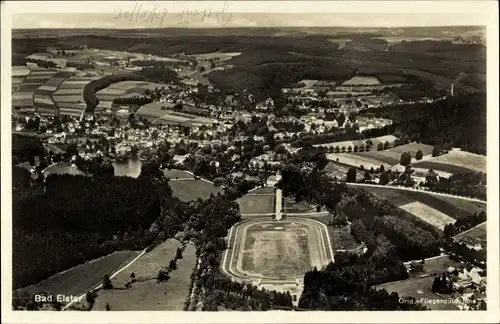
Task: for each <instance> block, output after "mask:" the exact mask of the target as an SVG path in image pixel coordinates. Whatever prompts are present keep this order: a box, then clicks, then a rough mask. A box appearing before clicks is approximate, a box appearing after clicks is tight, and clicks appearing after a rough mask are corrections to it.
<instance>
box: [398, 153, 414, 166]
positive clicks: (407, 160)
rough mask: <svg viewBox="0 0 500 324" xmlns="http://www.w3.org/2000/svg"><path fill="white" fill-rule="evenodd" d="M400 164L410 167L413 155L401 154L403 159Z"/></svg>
mask: <svg viewBox="0 0 500 324" xmlns="http://www.w3.org/2000/svg"><path fill="white" fill-rule="evenodd" d="M399 163H400V164H401V165H403V166H407V165H410V163H411V155H410V153H408V152H403V153H401V158H400V159H399Z"/></svg>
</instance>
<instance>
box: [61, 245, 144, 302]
mask: <svg viewBox="0 0 500 324" xmlns="http://www.w3.org/2000/svg"><path fill="white" fill-rule="evenodd" d="M145 253H146V249H144V250H143V251H142V252H141V254H139V255H138V256H136V257H135V259H134V260H132V261H130V262H129V263H127V264H126V265H124V266H123V267H121V268H120V269H118V270H116V271H115V272H114V273H113V274H112V275H111V276H110V277H109V278H110V279H113V278H114V277H116V276H117V275H118V274H119V273H120V272H122V271H123V270H125V269H127V268H128V267H130V266H131V265H132V264H133V263H134V262H135V261H137V260H139V258H140V257H142V256H143V255H144V254H145ZM101 288H102V284H100V285H97V286H96V287H94V288H92V289H89V291H90V290H96V289H101ZM86 295H87V292H85V293H84V294H82V295H80V296H78V298H75V299H72V300H71V301H70V302H69V303H68V304H66V306H64V307H63V308H62V310H66V309H68V308H69V307H70V306H71V305H73V304H74V303H75V302H77V301H79V300H83V298H85V296H86Z"/></svg>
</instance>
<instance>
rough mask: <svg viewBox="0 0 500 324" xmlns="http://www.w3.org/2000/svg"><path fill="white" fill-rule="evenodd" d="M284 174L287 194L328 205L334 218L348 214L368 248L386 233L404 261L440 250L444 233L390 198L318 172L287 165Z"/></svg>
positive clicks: (353, 230) (283, 183)
mask: <svg viewBox="0 0 500 324" xmlns="http://www.w3.org/2000/svg"><path fill="white" fill-rule="evenodd" d="M282 175H283V179H282V181H280V182H279V183H278V186H279V187H280V188H282V189H283V194H284V195H285V196H287V195H294V196H295V200H296V201H301V200H305V199H307V200H308V201H312V202H314V203H317V204H319V205H321V206H326V208H327V209H328V210H329V211H330V213H332V214H333V215H334V217H342V218H344V217H346V218H347V219H348V220H349V221H351V222H353V225H352V226H351V232H352V234H353V236H354V237H355V238H357V239H358V240H359V241H363V242H365V243H366V244H367V246H368V248H369V251H373V250H374V249H376V248H377V242H378V239H379V236H380V235H384V236H385V237H386V238H387V240H389V242H390V243H391V244H393V245H394V246H395V247H396V248H395V251H397V254H396V255H394V256H397V257H398V258H400V259H401V260H403V261H408V260H418V259H422V258H426V257H431V256H435V255H436V254H437V253H438V252H439V244H440V243H441V241H442V239H441V236H442V234H441V233H440V232H439V231H437V230H436V229H433V228H432V226H430V225H429V224H426V223H425V222H423V221H418V219H417V218H416V217H412V216H411V215H409V214H408V213H405V212H404V211H402V210H400V209H399V208H397V207H396V206H394V205H393V204H391V203H390V202H388V201H385V200H380V199H378V198H376V197H375V196H373V195H371V194H369V193H367V192H365V191H363V190H360V189H357V188H350V187H348V186H346V185H345V184H337V183H331V182H330V181H329V180H328V179H327V177H326V175H325V174H323V173H321V172H318V171H313V172H311V173H304V172H302V171H300V170H299V169H298V168H297V167H296V166H293V165H288V166H286V167H284V168H283V170H282ZM395 217H397V219H398V221H397V222H396V221H395V219H396V218H395ZM354 222H356V224H354Z"/></svg>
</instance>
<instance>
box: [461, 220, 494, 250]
mask: <svg viewBox="0 0 500 324" xmlns="http://www.w3.org/2000/svg"><path fill="white" fill-rule="evenodd" d="M453 239H454V240H455V241H467V242H470V243H473V244H475V243H480V244H481V245H482V246H486V242H487V239H486V222H484V223H482V224H479V225H477V226H475V227H473V228H471V229H470V230H467V231H464V232H462V233H460V234H458V235H456V236H455V237H454V238H453Z"/></svg>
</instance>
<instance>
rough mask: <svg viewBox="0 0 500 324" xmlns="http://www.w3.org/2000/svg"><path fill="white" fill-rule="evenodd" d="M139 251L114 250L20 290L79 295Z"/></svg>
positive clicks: (131, 258) (97, 283) (130, 259)
mask: <svg viewBox="0 0 500 324" xmlns="http://www.w3.org/2000/svg"><path fill="white" fill-rule="evenodd" d="M139 253H140V252H137V251H118V252H114V253H112V254H109V255H107V256H104V257H101V258H99V259H95V260H92V261H89V262H87V263H84V264H81V265H78V266H76V267H73V268H71V269H69V270H66V271H63V272H59V273H58V274H56V275H53V276H52V277H50V278H48V279H45V280H43V281H40V282H39V283H37V284H36V285H32V286H28V287H25V288H21V289H19V290H18V291H19V292H24V291H26V292H29V293H31V294H33V293H39V292H42V291H44V292H48V293H51V294H53V295H56V294H63V295H67V296H69V295H74V296H77V295H80V294H83V293H85V292H87V291H88V290H90V289H91V288H93V287H95V286H97V285H99V284H100V283H101V282H102V278H103V277H104V275H106V274H112V273H113V272H114V271H116V270H118V269H119V268H121V267H122V266H124V265H125V264H127V263H128V262H130V261H132V260H133V259H134V258H135V257H136V256H137V255H139Z"/></svg>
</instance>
